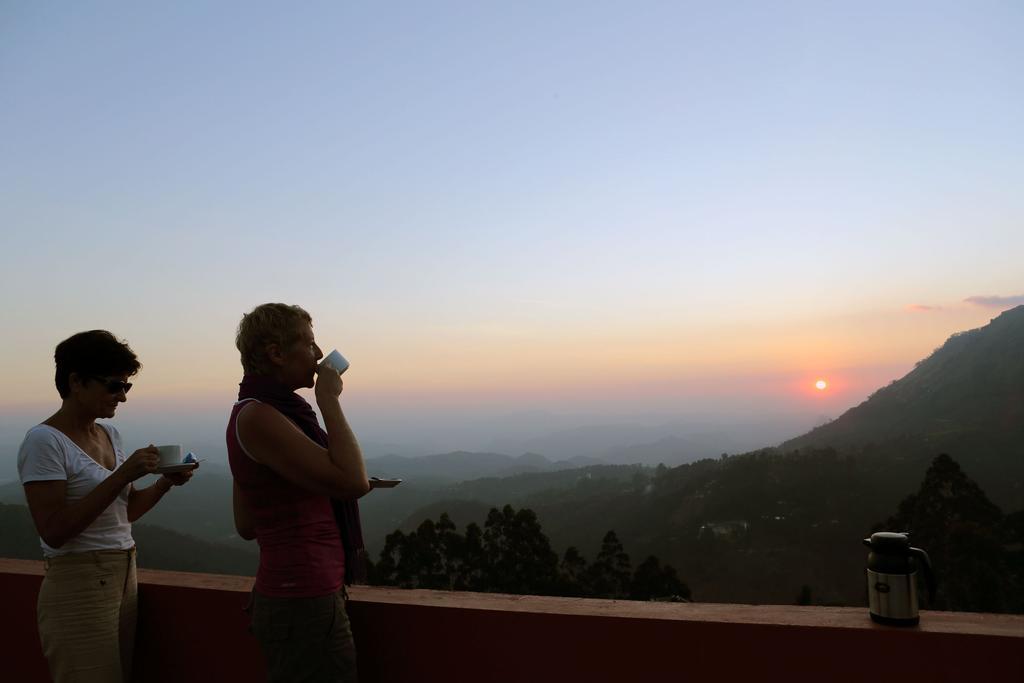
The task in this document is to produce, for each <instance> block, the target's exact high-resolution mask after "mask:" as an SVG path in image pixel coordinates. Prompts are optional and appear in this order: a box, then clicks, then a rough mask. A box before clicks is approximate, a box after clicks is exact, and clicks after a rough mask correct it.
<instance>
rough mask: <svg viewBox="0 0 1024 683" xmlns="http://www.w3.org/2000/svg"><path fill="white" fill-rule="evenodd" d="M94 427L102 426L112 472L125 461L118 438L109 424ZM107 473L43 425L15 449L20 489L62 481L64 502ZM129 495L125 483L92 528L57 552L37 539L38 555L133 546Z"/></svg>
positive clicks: (82, 494)
mask: <svg viewBox="0 0 1024 683" xmlns="http://www.w3.org/2000/svg"><path fill="white" fill-rule="evenodd" d="M96 424H99V425H100V426H101V427H103V428H104V429H105V430H106V431H107V435H108V436H110V443H111V444H113V446H114V456H115V458H116V460H115V462H116V465H115V469H116V468H117V467H120V466H121V464H122V463H123V462H124V461H125V460H126V458H125V454H124V450H123V449H122V447H121V435H120V434H118V433H117V430H116V429H114V427H113V426H111V425H108V424H101V423H98V422H97V423H96ZM111 474H113V472H111V471H110V470H108V469H107V468H106V467H104V466H103V465H101V464H99V463H98V462H96V461H95V460H93V459H92V458H90V457H89V456H88V454H86V452H85V451H83V450H82V449H81V448H79V447H78V445H77V444H75V442H74V441H72V440H71V439H69V438H68V437H67V436H65V435H64V433H63V432H61V431H60V430H59V429H54V428H53V427H51V426H49V425H36V426H35V427H33V428H32V429H30V430H28V433H27V434H25V440H24V441H23V442H22V443H21V448H20V449H19V450H18V476H19V477H20V478H21V483H22V484H23V485H24V484H27V483H28V482H30V481H61V480H64V481H66V482H67V493H66V494H65V496H66V500H67V502H68V503H74V502H76V501H79V500H81V499H82V498H84V497H85V496H86V495H87V494H88V493H89V492H90V491H92V490H93V489H94V488H96V487H97V486H99V484H100V482H102V481H103V480H104V479H106V478H107V477H109V476H110V475H111ZM130 491H131V485H129V486H125V487H124V488H123V489H121V493H120V494H118V496H117V498H115V499H114V502H113V503H111V504H110V505H108V506H107V509H106V510H104V511H103V512H101V513H100V516H99V517H97V518H96V520H95V521H94V522H93V523H92V524H90V525H89V526H87V527H86V528H85V530H84V531H83V532H82V533H80V534H78V535H77V536H75V537H74V538H72V539H69V540H68V541H67V542H66V543H65V544H64V545H62V546H61V547H60V548H51V547H50V546H48V545H46V542H45V541H43V539H41V538H40V539H39V544H40V545H41V546H42V547H43V556H45V557H59V556H61V555H68V554H70V553H83V552H88V551H91V550H127V549H128V548H131V547H132V546H134V545H135V540H134V539H133V538H132V525H131V522H129V521H128V494H129V493H130Z"/></svg>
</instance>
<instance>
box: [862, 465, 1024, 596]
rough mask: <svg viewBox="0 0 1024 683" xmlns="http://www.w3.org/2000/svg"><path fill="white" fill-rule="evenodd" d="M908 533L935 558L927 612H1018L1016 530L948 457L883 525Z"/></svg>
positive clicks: (1023, 589)
mask: <svg viewBox="0 0 1024 683" xmlns="http://www.w3.org/2000/svg"><path fill="white" fill-rule="evenodd" d="M877 528H885V529H886V530H890V531H908V532H909V533H910V538H911V541H912V543H913V544H914V545H915V546H918V547H921V548H924V549H925V550H926V551H927V552H928V554H929V555H930V556H931V560H932V565H933V566H934V568H935V573H936V576H937V577H938V591H937V594H936V597H935V600H934V602H932V603H931V604H930V605H928V606H929V607H931V608H932V609H944V610H969V611H981V612H1006V611H1020V610H1021V607H1022V604H1021V603H1022V597H1024V595H1022V593H1024V586H1022V585H1021V581H1020V574H1019V571H1016V572H1014V571H1011V567H1013V566H1014V563H1015V557H1014V556H1013V552H1012V548H1013V540H1014V539H1013V530H1012V529H1011V528H1010V527H1009V526H1008V525H1006V524H1004V520H1003V514H1002V512H1001V511H1000V510H999V508H998V507H996V506H995V505H993V504H992V502H991V501H989V499H988V498H987V497H986V496H985V493H984V492H983V491H982V490H981V488H980V487H979V486H978V485H977V484H976V483H975V482H973V481H972V480H971V479H969V478H968V477H967V475H965V474H964V472H963V471H962V470H961V469H960V465H958V464H957V463H956V461H954V460H953V459H952V458H951V457H949V456H948V455H946V454H941V455H939V456H937V457H936V458H935V460H934V461H933V462H932V465H931V467H930V468H928V471H927V473H925V477H924V481H923V482H922V483H921V488H920V490H919V491H918V492H917V493H916V494H913V495H910V496H908V497H907V498H905V499H904V500H903V501H902V502H901V503H900V505H899V509H898V511H897V513H896V514H895V515H893V516H892V517H890V518H889V519H888V520H887V521H886V522H885V524H884V525H879V526H878V527H877Z"/></svg>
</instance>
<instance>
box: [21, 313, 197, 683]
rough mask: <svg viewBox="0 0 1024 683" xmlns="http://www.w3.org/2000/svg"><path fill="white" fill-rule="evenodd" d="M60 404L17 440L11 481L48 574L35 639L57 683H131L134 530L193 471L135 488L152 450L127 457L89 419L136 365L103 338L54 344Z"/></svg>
mask: <svg viewBox="0 0 1024 683" xmlns="http://www.w3.org/2000/svg"><path fill="white" fill-rule="evenodd" d="M54 360H55V361H56V364H57V372H56V379H55V381H56V384H57V392H58V393H59V394H60V397H61V406H60V409H59V410H57V412H56V413H54V414H53V415H52V416H50V417H49V418H47V419H46V420H45V421H44V422H43V423H42V424H39V425H36V426H35V427H33V428H32V429H30V430H29V431H28V433H27V434H26V435H25V440H24V442H22V444H21V448H20V450H19V451H18V474H19V476H20V478H21V482H22V485H23V486H24V488H25V498H26V500H27V502H28V507H29V511H30V512H31V514H32V520H33V521H34V522H35V526H36V529H37V530H38V532H39V536H40V543H41V545H42V548H43V556H44V558H45V567H46V575H45V576H44V577H43V582H42V586H41V587H40V589H39V599H38V603H37V618H38V625H39V637H40V640H41V641H42V645H43V654H45V655H46V660H47V663H48V664H49V667H50V674H51V675H52V677H53V679H54V680H55V681H58V683H60V682H63V681H76V682H78V681H104V682H108V681H115V682H116V681H129V680H131V668H132V649H133V647H134V643H135V619H136V590H137V588H136V578H135V541H134V540H133V539H132V522H134V521H135V520H136V519H138V518H139V517H141V516H142V515H143V514H145V513H146V512H147V511H148V510H150V509H151V508H152V507H153V506H154V505H156V503H157V502H158V501H159V500H160V499H161V498H162V497H163V496H164V494H166V493H167V491H169V490H170V488H171V487H172V486H179V485H181V484H184V483H185V482H187V481H188V480H189V479H190V478H191V476H192V473H191V472H181V473H177V474H171V475H165V476H163V477H161V478H160V479H158V480H157V481H156V483H154V484H152V485H151V486H148V487H146V488H143V489H137V488H135V486H134V484H133V482H135V481H136V480H137V479H139V478H140V477H143V476H145V475H147V474H150V473H151V472H153V471H154V470H155V469H156V468H157V464H158V460H159V455H158V453H157V449H156V447H155V446H153V445H150V446H148V447H146V448H141V449H139V450H137V451H135V452H134V453H132V454H131V455H130V456H129V455H126V454H125V451H124V446H123V444H122V442H121V435H120V434H119V433H118V431H117V430H116V429H115V428H114V427H113V426H112V425H110V424H108V423H97V422H96V420H97V419H109V418H112V417H113V416H114V413H115V411H116V410H117V406H118V404H119V403H124V402H125V401H126V400H127V398H126V394H127V393H128V390H129V389H131V388H132V384H131V383H130V382H129V381H128V380H129V378H131V377H132V375H134V374H135V373H137V372H138V371H139V368H140V367H141V365H140V363H139V361H138V359H137V358H136V356H135V354H134V353H133V352H132V350H131V348H129V347H128V345H127V344H125V343H124V342H121V341H118V339H117V338H115V337H114V335H112V334H111V333H109V332H107V331H105V330H92V331H90V332H81V333H79V334H76V335H74V336H72V337H69V338H68V339H65V340H64V341H62V342H61V343H60V344H58V345H57V349H56V352H55V353H54Z"/></svg>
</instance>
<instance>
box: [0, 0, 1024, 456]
mask: <svg viewBox="0 0 1024 683" xmlns="http://www.w3.org/2000/svg"><path fill="white" fill-rule="evenodd" d="M1022 30H1024V5H1021V3H1019V2H984V1H982V2H971V3H962V2H902V3H887V2H860V3H845V2H844V3H841V2H773V3H761V2H703V3H697V2H642V1H637V2H629V3H623V2H620V3H613V2H595V1H588V2H572V1H564V2H517V3H511V2H508V3H479V2H431V3H423V2H392V3H370V4H368V3H358V4H357V3H351V2H330V3H326V2H325V3H315V2H312V3H302V4H301V5H294V4H291V5H286V4H284V3H250V2H245V3H241V2H235V3H232V2H221V3H203V2H180V3H137V2H133V3H128V2H81V3H73V4H70V5H69V4H51V3H29V2H2V3H0V240H2V241H0V316H2V319H3V320H4V321H5V324H4V334H3V339H2V341H0V344H2V347H0V348H2V350H3V353H2V354H0V377H3V389H4V390H3V392H2V395H0V415H2V419H0V431H3V432H4V433H3V434H0V445H2V444H8V443H11V442H13V443H15V444H16V443H17V441H18V440H20V436H21V435H22V434H23V433H24V430H25V429H27V428H28V427H29V426H31V424H33V423H35V422H38V421H39V420H42V419H43V418H45V417H46V416H47V415H49V414H50V413H51V412H52V411H53V410H55V409H56V407H57V406H58V398H57V395H56V391H55V389H54V387H53V382H52V362H53V361H52V353H53V347H54V346H55V345H56V344H57V343H58V342H59V341H60V340H61V339H64V338H66V337H67V336H69V335H71V334H73V333H75V332H78V331H81V330H85V329H94V328H105V329H109V330H111V331H112V332H114V333H115V334H116V335H118V336H119V337H121V338H124V339H126V340H127V341H128V342H129V343H130V344H131V346H132V347H133V348H134V349H135V351H136V352H137V353H138V354H139V356H140V359H141V360H142V363H143V365H144V368H143V370H142V372H141V373H140V374H139V376H138V377H137V378H136V388H135V389H133V392H132V394H131V396H130V400H129V403H128V404H126V405H125V406H122V408H121V410H120V412H119V417H118V420H120V421H122V422H128V423H131V422H132V421H133V420H134V421H137V422H138V423H139V424H142V423H145V424H147V425H150V426H152V425H157V424H161V425H164V426H166V425H172V427H170V428H169V429H170V430H171V431H172V432H175V433H178V432H185V433H188V432H190V430H191V431H195V430H206V432H209V433H210V434H212V433H214V432H213V431H211V430H213V429H214V428H213V427H212V426H211V425H220V424H221V423H222V422H223V421H224V419H226V414H227V410H228V409H229V406H230V403H231V401H232V400H233V397H234V394H235V391H236V388H237V387H236V385H237V381H238V379H239V376H240V372H241V369H240V365H239V362H238V354H237V351H236V349H235V348H234V343H233V341H234V331H235V327H236V325H237V323H238V321H239V319H240V317H241V315H242V314H243V313H244V312H246V311H248V310H251V309H252V308H253V307H254V306H256V305H257V304H259V303H263V302H266V301H282V302H286V303H296V304H299V305H301V306H303V307H304V308H306V309H307V310H308V311H310V313H311V314H312V316H313V318H314V330H315V332H316V335H317V338H318V341H319V342H320V345H321V346H323V347H324V348H325V350H327V349H330V348H335V347H336V348H338V349H340V350H341V351H342V353H343V354H344V355H345V356H346V357H347V358H348V359H349V360H350V361H351V363H352V367H351V369H350V370H349V371H348V372H347V373H346V375H345V381H346V389H345V394H344V396H343V404H344V406H345V408H346V412H347V413H348V414H349V417H350V420H351V421H352V422H353V426H354V428H355V429H356V432H357V434H361V435H366V438H368V439H371V440H375V441H379V442H392V441H393V442H398V441H401V442H402V443H404V444H405V445H406V446H407V447H410V448H411V446H410V444H415V443H417V442H420V444H421V445H422V447H423V448H428V447H436V448H442V447H453V448H454V447H467V448H469V447H477V446H479V445H480V444H482V443H483V442H484V435H485V434H486V433H487V432H488V430H501V429H504V430H505V431H506V432H508V431H521V430H525V431H529V430H531V429H533V430H534V431H538V430H542V429H547V428H550V427H551V426H552V424H554V423H553V422H551V416H552V415H555V416H562V417H564V418H565V419H563V420H562V421H560V422H558V421H557V420H556V422H557V423H558V425H560V426H571V425H572V424H576V423H579V424H582V423H584V422H586V421H588V420H589V421H591V422H593V421H600V420H611V419H613V418H614V419H620V418H621V419H641V416H643V419H646V420H648V421H653V422H657V421H659V420H660V421H668V420H671V419H673V418H674V417H678V416H680V415H688V414H701V415H705V416H717V417H718V418H721V419H726V418H728V419H734V420H737V421H742V420H743V419H746V418H751V419H752V418H753V417H754V416H757V417H758V419H763V418H764V416H765V415H771V414H776V413H777V414H780V415H782V414H787V415H803V416H805V417H806V419H807V420H814V419H818V418H819V417H820V416H831V417H835V416H837V415H838V414H840V413H841V412H842V411H844V410H845V409H847V408H849V407H852V406H854V405H856V404H857V403H859V402H860V401H862V400H864V398H865V397H866V396H867V395H869V394H870V393H871V392H872V391H874V390H875V389H877V388H878V387H879V386H882V385H884V384H887V383H888V382H890V381H892V380H893V379H896V378H898V377H900V376H902V375H903V374H905V373H906V372H907V371H909V370H910V369H912V367H913V364H914V363H915V362H916V361H918V360H920V359H921V358H923V357H925V356H927V355H928V354H929V353H930V352H931V351H932V350H933V349H934V348H936V347H938V346H940V345H941V344H942V343H943V342H944V341H945V339H946V338H947V337H948V336H949V335H950V334H952V333H954V332H957V331H961V330H965V329H970V328H973V327H978V326H980V325H983V324H985V323H987V322H988V320H990V319H991V318H992V317H994V316H996V315H998V313H999V312H1000V311H1001V310H1005V309H1006V308H1009V307H1011V306H1013V305H1019V304H1021V303H1024V269H1022V267H1021V260H1020V255H1021V254H1022V253H1024V193H1022V192H1021V191H1020V188H1021V187H1024V130H1022V128H1024V126H1022V122H1024V68H1022V67H1024V42H1022V41H1021V40H1019V36H1020V35H1021V33H1022ZM818 379H825V380H826V381H827V382H828V387H827V388H826V389H825V390H823V391H821V390H817V389H815V388H814V382H815V381H816V380H818ZM523 415H543V416H546V417H545V418H544V419H543V420H539V421H534V422H532V423H531V422H529V420H526V421H524V420H523V419H519V418H522V416H523ZM503 416H505V417H507V416H519V418H517V420H512V419H504V417H503ZM566 416H575V417H573V418H570V417H566ZM545 420H547V421H545ZM574 421H575V422H574ZM542 423H543V425H546V426H542ZM737 424H738V422H737ZM201 425H205V426H201ZM513 425H514V426H513ZM531 425H532V426H531ZM808 426H810V425H808ZM524 433H525V432H524ZM139 438H140V439H144V438H145V435H144V434H140V435H139ZM182 440H183V441H186V442H187V437H186V438H185V439H182ZM413 450H415V449H413Z"/></svg>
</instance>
